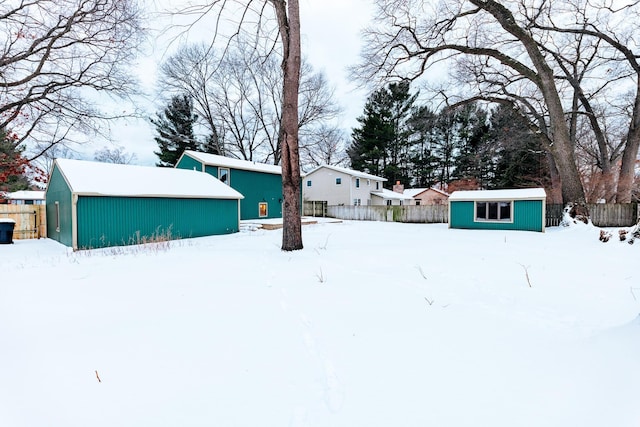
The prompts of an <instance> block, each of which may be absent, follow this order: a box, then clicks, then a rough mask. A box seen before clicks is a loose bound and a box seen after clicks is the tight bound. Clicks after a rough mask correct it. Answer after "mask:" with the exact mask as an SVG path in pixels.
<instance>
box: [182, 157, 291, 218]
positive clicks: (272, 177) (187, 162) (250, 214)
mask: <svg viewBox="0 0 640 427" xmlns="http://www.w3.org/2000/svg"><path fill="white" fill-rule="evenodd" d="M176 168H178V169H190V170H196V171H200V172H206V173H208V174H209V175H211V176H214V177H216V178H218V179H219V180H220V181H221V182H223V183H224V184H226V185H228V186H230V187H231V188H233V189H235V190H236V191H238V192H239V193H240V194H242V195H243V196H244V199H243V200H242V201H241V202H240V219H243V220H244V219H267V218H282V169H281V167H280V166H276V165H268V164H264V163H256V162H251V161H247V160H240V159H233V158H231V157H224V156H218V155H215V154H208V153H200V152H197V151H189V150H187V151H185V152H184V153H183V154H182V156H181V157H180V159H179V160H178V162H177V163H176Z"/></svg>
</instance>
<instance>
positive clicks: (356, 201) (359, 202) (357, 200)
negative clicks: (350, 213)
mask: <svg viewBox="0 0 640 427" xmlns="http://www.w3.org/2000/svg"><path fill="white" fill-rule="evenodd" d="M361 204H362V201H361V200H360V199H353V206H360V205H361Z"/></svg>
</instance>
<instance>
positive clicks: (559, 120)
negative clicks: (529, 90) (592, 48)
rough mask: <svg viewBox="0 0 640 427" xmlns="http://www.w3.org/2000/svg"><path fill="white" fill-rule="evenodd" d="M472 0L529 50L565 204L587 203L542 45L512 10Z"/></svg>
mask: <svg viewBox="0 0 640 427" xmlns="http://www.w3.org/2000/svg"><path fill="white" fill-rule="evenodd" d="M470 2H471V3H472V4H474V5H476V6H477V7H479V8H481V9H483V10H485V11H486V12H488V13H490V14H491V15H492V16H493V17H494V18H495V19H496V20H497V21H498V23H500V25H501V26H502V28H504V29H505V30H506V31H507V32H509V33H510V34H512V35H513V36H515V37H516V38H517V39H518V40H519V41H520V42H521V43H522V45H523V46H524V48H525V49H526V51H527V53H528V56H529V59H530V60H531V62H532V64H533V66H534V67H535V69H536V72H537V78H535V79H534V80H533V82H534V83H535V84H536V85H537V86H538V88H539V89H540V92H541V93H542V96H543V97H544V101H545V104H546V106H547V109H548V112H549V129H550V131H551V135H550V136H551V141H552V144H551V147H550V151H551V154H552V155H553V158H554V160H555V162H556V165H557V167H558V172H559V173H560V179H561V181H562V200H563V202H564V203H579V204H584V203H585V196H584V189H583V187H582V181H581V180H580V174H579V173H578V167H577V166H576V161H575V153H574V147H573V144H572V143H571V136H570V134H569V126H568V125H567V122H566V118H565V114H564V109H563V106H562V102H561V101H560V96H559V95H558V88H557V87H556V81H555V76H554V74H553V70H552V69H551V67H550V66H549V64H548V63H547V60H546V59H545V57H544V55H543V54H542V52H540V48H539V47H538V44H537V43H536V41H535V40H534V39H533V37H532V36H531V34H530V33H529V32H528V31H526V30H525V29H523V28H521V27H520V26H519V25H518V21H517V20H516V19H515V18H514V17H513V15H512V14H511V12H510V11H509V9H507V8H506V7H505V6H503V5H502V4H500V3H499V2H497V1H493V0H470Z"/></svg>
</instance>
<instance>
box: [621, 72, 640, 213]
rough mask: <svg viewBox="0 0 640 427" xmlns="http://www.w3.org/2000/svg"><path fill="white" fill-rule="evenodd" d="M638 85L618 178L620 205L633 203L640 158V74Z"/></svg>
mask: <svg viewBox="0 0 640 427" xmlns="http://www.w3.org/2000/svg"><path fill="white" fill-rule="evenodd" d="M636 84H637V87H636V99H635V104H634V106H633V116H632V117H631V123H630V124H629V131H628V133H627V144H626V146H625V147H624V152H623V153H622V163H621V164H620V175H619V176H618V192H617V194H616V201H617V202H618V203H631V194H632V191H633V181H634V178H635V170H636V160H637V158H638V149H639V148H640V73H639V78H638V81H637V82H636Z"/></svg>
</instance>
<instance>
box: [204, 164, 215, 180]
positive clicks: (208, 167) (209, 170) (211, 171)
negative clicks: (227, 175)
mask: <svg viewBox="0 0 640 427" xmlns="http://www.w3.org/2000/svg"><path fill="white" fill-rule="evenodd" d="M204 171H205V172H206V173H208V174H209V175H211V176H213V177H215V178H217V177H218V167H217V166H211V165H204Z"/></svg>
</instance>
